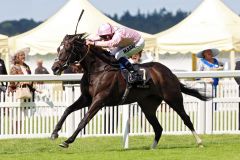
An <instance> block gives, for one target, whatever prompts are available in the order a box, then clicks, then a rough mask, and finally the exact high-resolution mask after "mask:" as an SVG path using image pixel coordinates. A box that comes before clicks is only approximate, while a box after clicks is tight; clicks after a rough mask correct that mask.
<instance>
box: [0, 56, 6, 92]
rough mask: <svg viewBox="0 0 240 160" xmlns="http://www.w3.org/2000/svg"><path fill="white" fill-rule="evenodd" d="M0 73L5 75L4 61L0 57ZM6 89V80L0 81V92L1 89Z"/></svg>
mask: <svg viewBox="0 0 240 160" xmlns="http://www.w3.org/2000/svg"><path fill="white" fill-rule="evenodd" d="M0 75H7V69H6V66H5V63H4V61H3V60H2V59H1V58H0ZM6 89H7V82H1V83H0V92H1V91H4V92H5V91H6Z"/></svg>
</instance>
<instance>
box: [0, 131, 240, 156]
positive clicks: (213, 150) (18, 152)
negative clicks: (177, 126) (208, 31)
mask: <svg viewBox="0 0 240 160" xmlns="http://www.w3.org/2000/svg"><path fill="white" fill-rule="evenodd" d="M201 138H202V139H203V144H204V146H205V147H204V148H198V147H197V146H196V144H195V141H194V138H193V136H192V135H184V136H166V135H163V136H162V138H161V140H160V142H159V145H158V147H157V149H155V150H151V149H150V145H151V142H152V140H153V136H134V137H132V136H131V137H130V140H129V141H130V143H129V149H126V150H125V149H123V148H122V137H95V138H78V139H76V141H75V142H74V143H73V144H71V145H70V147H69V148H68V149H63V148H60V147H58V144H59V143H61V142H62V141H63V140H65V139H62V138H61V139H58V140H56V141H50V140H49V139H9V140H0V144H1V147H0V159H4V160H16V159H17V160H39V159H40V160H45V159H46V160H72V159H73V160H76V159H77V160H81V159H82V160H86V159H87V160H95V159H96V160H99V159H101V160H102V159H105V160H108V159H109V160H115V159H124V160H133V159H134V160H159V159H166V160H168V159H169V160H172V159H173V160H183V159H185V160H195V159H197V160H202V159H204V160H226V159H231V160H238V159H239V157H240V152H239V148H240V139H239V135H202V136H201Z"/></svg>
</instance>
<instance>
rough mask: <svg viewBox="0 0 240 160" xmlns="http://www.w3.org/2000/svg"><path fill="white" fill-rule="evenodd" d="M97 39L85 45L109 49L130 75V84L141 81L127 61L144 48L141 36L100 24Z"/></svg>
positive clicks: (135, 32)
mask: <svg viewBox="0 0 240 160" xmlns="http://www.w3.org/2000/svg"><path fill="white" fill-rule="evenodd" d="M98 36H99V38H98V39H95V40H94V39H91V40H87V41H86V44H87V45H95V46H99V47H105V48H109V50H110V53H111V55H114V56H115V58H116V59H117V60H118V61H119V63H120V64H122V65H123V66H124V67H125V68H126V69H127V70H128V71H129V72H130V74H131V76H130V83H134V82H136V81H142V78H141V76H140V75H139V74H138V72H137V71H136V70H135V69H134V67H133V65H132V64H131V63H130V62H129V61H128V57H131V56H132V55H134V54H136V53H138V52H140V51H142V50H143V48H144V39H143V38H142V37H141V35H140V34H139V33H138V32H137V31H135V30H133V29H130V28H127V27H123V26H121V27H113V26H112V25H111V24H109V23H105V24H102V25H101V26H100V27H99V29H98Z"/></svg>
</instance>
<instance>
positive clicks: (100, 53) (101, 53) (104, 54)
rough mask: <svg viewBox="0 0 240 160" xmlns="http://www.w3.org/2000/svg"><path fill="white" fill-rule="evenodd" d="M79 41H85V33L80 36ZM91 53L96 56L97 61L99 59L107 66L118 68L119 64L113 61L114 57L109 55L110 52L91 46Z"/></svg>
mask: <svg viewBox="0 0 240 160" xmlns="http://www.w3.org/2000/svg"><path fill="white" fill-rule="evenodd" d="M80 36H81V40H82V41H84V42H85V41H86V38H87V36H86V33H85V34H81V35H80ZM90 49H91V51H92V52H94V55H96V56H97V57H98V58H99V59H101V60H102V61H103V62H105V63H107V64H108V65H110V66H112V67H115V68H119V67H120V65H119V62H118V61H117V60H116V59H115V57H114V56H111V55H110V52H109V51H107V50H105V49H103V48H102V47H98V46H91V48H90Z"/></svg>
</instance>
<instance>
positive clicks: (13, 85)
mask: <svg viewBox="0 0 240 160" xmlns="http://www.w3.org/2000/svg"><path fill="white" fill-rule="evenodd" d="M29 52H30V48H24V49H21V50H19V51H17V52H16V54H15V55H14V57H13V60H12V62H13V66H12V67H11V69H10V74H11V75H19V74H24V75H28V74H31V70H30V68H29V66H28V65H27V64H26V63H25V57H26V54H28V53H29ZM20 85H22V86H23V87H24V86H25V87H29V89H30V91H31V92H32V93H34V91H35V90H36V89H35V88H33V83H32V82H10V85H9V90H8V91H9V92H15V91H16V89H17V87H19V86H20Z"/></svg>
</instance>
